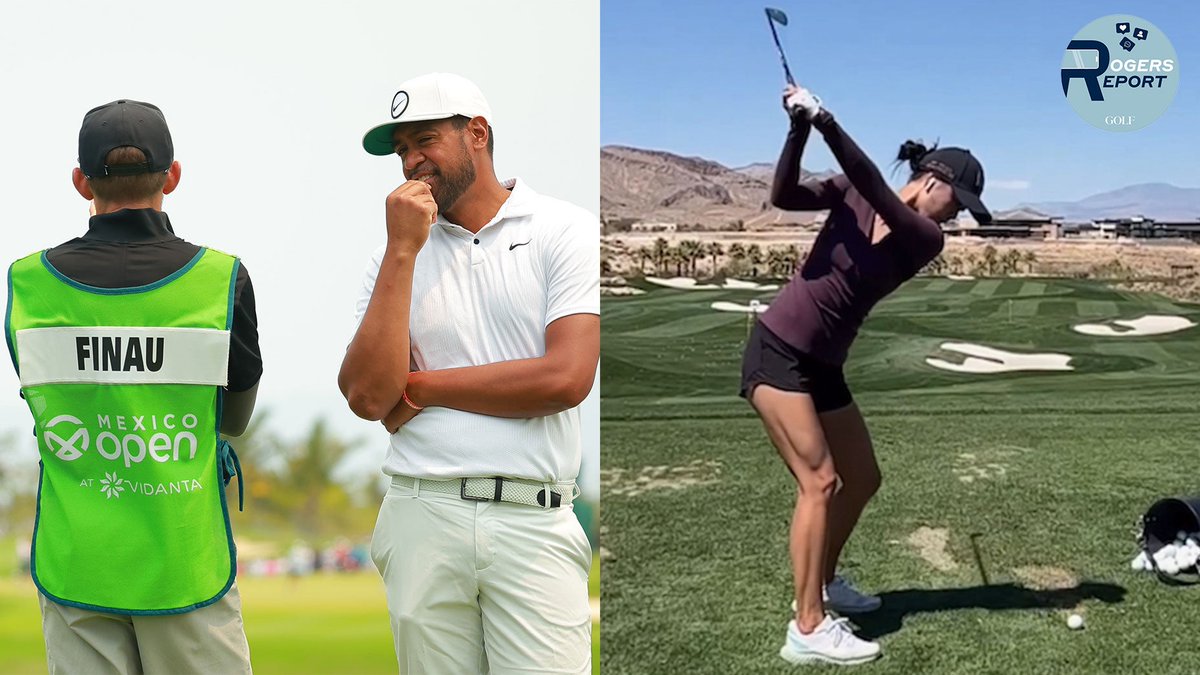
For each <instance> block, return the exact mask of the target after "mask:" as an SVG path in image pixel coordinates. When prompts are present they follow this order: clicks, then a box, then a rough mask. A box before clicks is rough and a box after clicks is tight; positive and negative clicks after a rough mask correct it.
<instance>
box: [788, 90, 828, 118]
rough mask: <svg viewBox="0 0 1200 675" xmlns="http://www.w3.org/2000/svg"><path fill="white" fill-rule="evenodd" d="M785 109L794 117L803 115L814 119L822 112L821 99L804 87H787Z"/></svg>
mask: <svg viewBox="0 0 1200 675" xmlns="http://www.w3.org/2000/svg"><path fill="white" fill-rule="evenodd" d="M783 109H784V110H786V111H787V113H788V115H791V116H792V117H796V116H800V115H803V116H804V118H805V119H810V120H811V119H812V118H814V117H816V116H817V113H819V112H821V99H820V98H819V97H818V96H817V95H816V94H814V93H812V92H811V91H809V90H807V89H805V88H803V87H791V86H789V87H787V88H786V89H784V90H783Z"/></svg>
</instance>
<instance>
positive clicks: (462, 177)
mask: <svg viewBox="0 0 1200 675" xmlns="http://www.w3.org/2000/svg"><path fill="white" fill-rule="evenodd" d="M466 150H467V146H466V144H465V143H464V144H463V153H462V155H461V158H462V161H461V162H460V163H459V164H458V165H457V166H455V167H453V168H452V169H450V170H448V171H442V170H439V171H438V178H440V179H441V180H440V181H439V184H438V189H437V192H436V193H434V195H433V200H434V201H435V202H437V206H438V213H445V212H446V211H449V210H450V209H451V208H452V207H453V206H454V203H455V202H457V201H458V198H459V197H461V196H463V193H464V192H466V191H467V190H468V189H469V188H470V187H471V185H473V184H474V183H475V164H474V163H473V162H471V158H470V156H468V155H467V152H466Z"/></svg>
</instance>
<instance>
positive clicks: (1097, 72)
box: [1059, 14, 1179, 131]
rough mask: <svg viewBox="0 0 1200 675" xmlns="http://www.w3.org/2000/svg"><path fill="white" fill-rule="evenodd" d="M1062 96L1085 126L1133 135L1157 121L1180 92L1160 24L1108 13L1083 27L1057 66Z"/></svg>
mask: <svg viewBox="0 0 1200 675" xmlns="http://www.w3.org/2000/svg"><path fill="white" fill-rule="evenodd" d="M1059 71H1060V74H1061V78H1062V89H1063V95H1064V96H1065V97H1066V98H1067V101H1068V102H1069V103H1070V104H1071V107H1072V108H1073V109H1074V110H1075V112H1076V113H1077V114H1078V115H1079V116H1080V117H1082V118H1083V119H1084V120H1085V121H1086V122H1087V123H1088V124H1091V125H1092V126H1094V127H1098V128H1100V129H1105V130H1107V131H1135V130H1137V129H1141V128H1142V127H1145V126H1148V125H1150V123H1152V122H1154V120H1156V119H1158V118H1159V117H1160V116H1162V114H1163V113H1164V112H1166V110H1167V108H1168V107H1169V106H1170V105H1171V102H1172V101H1173V100H1174V99H1175V92H1176V90H1178V89H1179V59H1178V57H1177V56H1176V54H1175V48H1174V47H1173V46H1172V45H1171V42H1170V40H1168V39H1167V36H1166V34H1164V33H1163V32H1162V30H1161V29H1159V27H1158V26H1155V25H1154V24H1152V23H1150V22H1149V21H1147V20H1145V19H1143V18H1141V17H1138V16H1134V15H1132V14H1112V15H1109V16H1105V17H1101V18H1099V19H1096V20H1095V21H1093V22H1091V23H1089V24H1088V25H1086V26H1084V27H1083V29H1082V30H1080V31H1079V32H1078V33H1076V34H1075V38H1074V39H1072V40H1071V41H1070V42H1069V43H1068V44H1067V49H1066V51H1065V52H1064V54H1063V60H1062V64H1061V66H1060V69H1059Z"/></svg>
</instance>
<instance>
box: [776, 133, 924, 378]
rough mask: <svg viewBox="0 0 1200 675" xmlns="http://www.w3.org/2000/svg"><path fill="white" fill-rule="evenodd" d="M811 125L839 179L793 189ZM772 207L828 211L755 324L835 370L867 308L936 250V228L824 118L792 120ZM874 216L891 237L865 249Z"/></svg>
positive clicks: (865, 316)
mask: <svg viewBox="0 0 1200 675" xmlns="http://www.w3.org/2000/svg"><path fill="white" fill-rule="evenodd" d="M813 126H815V127H816V128H817V130H818V131H820V132H821V134H822V135H823V136H824V137H825V141H826V142H827V143H828V144H829V149H830V150H831V151H832V152H833V156H834V157H835V158H836V159H837V161H838V164H839V165H840V166H841V168H842V171H844V172H845V173H843V174H840V175H838V176H834V177H833V178H830V179H828V180H822V181H806V182H803V183H801V182H799V178H800V155H801V153H802V152H803V150H804V143H805V142H806V141H807V140H808V134H809V129H810V128H811V127H813ZM771 202H772V203H773V204H774V205H775V206H777V207H779V208H781V209H786V210H789V211H816V210H821V209H829V217H828V218H827V219H826V221H825V226H824V227H823V228H822V229H821V232H820V234H818V235H817V239H816V241H815V242H814V243H813V247H812V250H811V251H810V252H809V254H808V258H807V259H806V260H805V261H804V265H803V267H801V269H800V273H799V274H797V275H796V276H795V277H793V278H792V280H791V282H790V283H788V285H787V286H785V287H784V288H783V290H782V291H780V293H779V295H778V296H777V297H776V298H775V300H774V301H772V302H771V306H770V307H769V308H768V309H767V311H766V312H764V313H763V315H762V317H761V320H762V322H763V324H765V325H766V327H767V328H768V329H770V331H771V332H772V333H774V334H776V335H778V336H779V337H780V338H781V339H783V340H784V341H785V342H787V343H788V344H791V345H792V346H794V347H796V348H797V349H799V350H800V351H802V352H804V353H806V354H808V355H809V356H812V357H814V358H817V359H820V360H821V361H824V362H826V363H829V364H832V365H837V366H840V365H842V364H843V363H845V361H846V354H847V353H848V352H849V351H850V345H851V344H852V343H853V342H854V338H855V337H857V335H858V330H859V327H860V326H862V323H863V321H864V320H865V319H866V318H867V314H868V313H869V312H870V311H871V308H872V307H874V306H875V304H876V303H878V302H879V301H880V300H882V299H883V298H884V297H886V296H887V295H888V294H889V293H891V292H892V291H894V290H896V288H897V287H899V286H900V284H902V283H904V282H905V281H907V280H909V279H911V278H912V277H913V276H915V275H916V273H917V272H918V271H920V269H921V268H922V267H924V266H925V265H926V264H927V263H929V261H931V260H933V259H934V258H935V257H937V255H938V253H940V252H941V251H942V245H943V236H942V230H941V227H939V226H938V224H937V223H935V222H934V221H933V220H931V219H930V218H927V217H925V216H923V215H921V214H919V213H917V212H916V211H915V210H914V209H913V208H911V207H910V206H908V205H907V204H905V203H904V202H902V201H900V197H899V196H897V194H896V193H895V192H894V191H893V190H892V189H891V187H889V186H888V184H887V181H886V180H884V177H883V174H881V173H880V172H879V169H878V168H877V167H876V166H875V164H874V163H872V162H871V160H870V159H868V158H867V156H866V155H865V154H864V153H863V151H862V150H861V149H860V148H859V147H858V145H857V144H855V143H854V141H853V140H851V139H850V137H849V136H847V135H846V132H845V131H843V130H842V128H841V126H839V125H838V123H837V121H836V120H834V119H833V116H832V115H830V114H829V113H828V112H827V111H824V110H823V111H821V112H820V113H818V115H817V116H816V118H815V119H814V120H813V122H812V124H811V125H810V124H809V123H808V122H806V121H803V120H794V121H793V123H792V128H791V131H789V132H788V137H787V142H786V143H785V145H784V147H783V153H782V155H781V156H780V158H779V164H778V166H776V168H775V182H774V185H773V186H772V190H771ZM876 214H879V216H880V217H882V218H883V221H884V222H885V223H887V225H888V227H889V228H890V230H891V232H889V233H888V234H887V236H885V237H884V238H883V239H882V240H881V241H880V242H879V243H878V244H875V245H872V244H871V229H872V225H873V223H874V221H875V215H876Z"/></svg>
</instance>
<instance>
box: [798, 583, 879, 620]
mask: <svg viewBox="0 0 1200 675" xmlns="http://www.w3.org/2000/svg"><path fill="white" fill-rule="evenodd" d="M821 600H822V602H823V603H824V604H825V609H827V610H830V611H832V612H837V613H838V614H866V613H868V612H874V611H875V610H877V609H879V608H880V607H882V606H883V600H882V599H881V598H880V597H879V596H878V595H867V594H865V593H863V592H861V591H859V590H858V589H856V588H854V587H853V586H851V585H850V582H849V581H846V580H845V579H843V578H842V577H841V575H838V576H835V577H834V578H833V581H831V582H830V583H829V584H828V585H826V586H825V588H823V589H822V590H821ZM795 613H796V601H795V600H792V614H795Z"/></svg>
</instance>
